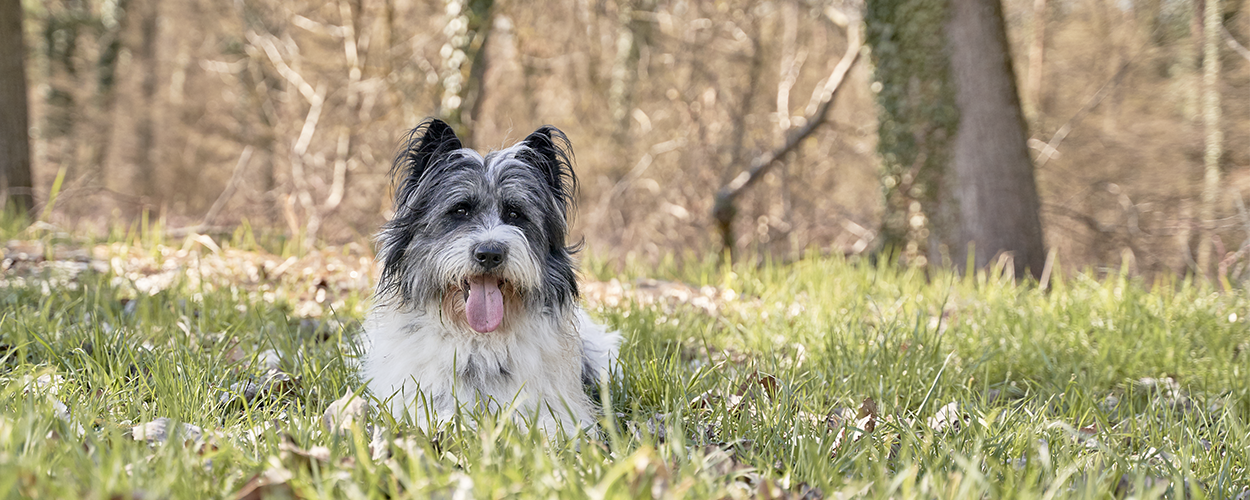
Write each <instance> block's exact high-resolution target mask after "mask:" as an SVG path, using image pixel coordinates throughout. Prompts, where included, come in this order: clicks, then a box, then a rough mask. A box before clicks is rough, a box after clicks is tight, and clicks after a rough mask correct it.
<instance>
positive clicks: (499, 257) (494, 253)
mask: <svg viewBox="0 0 1250 500" xmlns="http://www.w3.org/2000/svg"><path fill="white" fill-rule="evenodd" d="M507 256H508V247H505V246H503V245H501V244H499V243H496V242H494V241H488V242H486V243H482V244H481V245H478V246H477V248H474V249H473V260H476V261H477V263H478V264H481V265H482V267H483V268H484V269H486V270H487V271H489V270H491V269H494V268H496V267H499V265H500V264H503V260H504V258H506V257H507Z"/></svg>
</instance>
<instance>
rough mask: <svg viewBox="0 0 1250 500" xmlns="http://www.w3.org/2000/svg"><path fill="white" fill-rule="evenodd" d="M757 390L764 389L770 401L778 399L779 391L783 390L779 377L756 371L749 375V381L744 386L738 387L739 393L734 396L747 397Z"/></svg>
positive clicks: (743, 383) (744, 382)
mask: <svg viewBox="0 0 1250 500" xmlns="http://www.w3.org/2000/svg"><path fill="white" fill-rule="evenodd" d="M757 388H760V389H763V390H764V394H767V395H768V397H769V399H776V397H777V391H778V390H779V389H780V388H781V382H778V381H777V377H774V376H772V375H769V374H767V373H762V372H760V371H759V370H755V371H752V372H751V374H750V375H747V379H746V380H745V381H743V382H742V384H739V385H738V391H737V392H735V393H734V395H736V396H742V397H746V396H747V395H749V394H752V393H753V392H754V391H755V389H757Z"/></svg>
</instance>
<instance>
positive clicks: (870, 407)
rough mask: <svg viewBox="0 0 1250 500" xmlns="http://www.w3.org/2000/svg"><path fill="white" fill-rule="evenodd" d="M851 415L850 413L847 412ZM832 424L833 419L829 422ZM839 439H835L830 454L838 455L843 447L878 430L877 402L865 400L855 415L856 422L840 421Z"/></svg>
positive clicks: (870, 399)
mask: <svg viewBox="0 0 1250 500" xmlns="http://www.w3.org/2000/svg"><path fill="white" fill-rule="evenodd" d="M846 413H849V412H846ZM828 421H829V422H830V423H831V424H832V423H833V422H834V420H833V419H832V418H830V419H829V420H828ZM838 422H839V424H838V426H839V427H840V429H839V430H838V437H836V438H834V440H833V445H832V446H831V451H830V453H831V454H832V455H837V453H838V451H839V450H841V449H842V445H844V444H846V443H847V442H848V441H849V442H852V443H853V442H856V441H859V440H860V439H863V437H864V436H866V435H867V434H868V433H870V432H872V431H873V430H875V429H876V428H877V402H876V401H873V399H872V398H864V402H863V403H862V404H860V405H859V411H858V412H857V413H856V414H855V421H854V422H852V423H849V425H848V423H847V421H846V420H845V419H839V420H838Z"/></svg>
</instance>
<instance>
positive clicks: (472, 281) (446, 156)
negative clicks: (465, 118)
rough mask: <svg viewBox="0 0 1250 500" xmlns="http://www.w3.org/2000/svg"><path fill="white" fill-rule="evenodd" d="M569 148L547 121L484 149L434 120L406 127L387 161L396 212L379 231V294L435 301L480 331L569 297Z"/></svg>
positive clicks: (414, 302) (426, 303)
mask: <svg viewBox="0 0 1250 500" xmlns="http://www.w3.org/2000/svg"><path fill="white" fill-rule="evenodd" d="M571 155H572V153H571V150H570V147H569V143H568V139H567V138H566V137H565V136H564V134H563V133H562V132H560V131H559V130H558V129H556V128H555V127H550V126H547V127H543V128H540V129H538V130H536V131H535V132H534V133H532V134H530V135H529V137H526V138H525V140H523V141H521V142H520V143H517V144H516V145H515V146H512V147H510V148H507V149H504V150H501V151H495V152H492V153H489V154H487V155H486V156H482V155H481V154H479V153H478V152H476V151H473V150H471V149H466V148H464V147H463V145H462V144H461V143H460V139H459V138H458V137H456V133H455V132H454V131H452V129H451V127H450V126H448V125H447V124H446V123H443V122H442V121H440V120H433V119H432V120H427V121H426V122H424V123H422V124H421V125H420V126H418V127H417V128H415V129H413V130H412V132H411V133H410V134H409V136H408V139H407V140H406V142H405V144H404V146H403V148H402V150H401V151H400V153H399V155H398V157H397V158H396V159H395V165H394V167H393V169H392V175H394V177H395V180H396V181H397V183H398V184H397V186H396V190H395V216H394V218H392V219H391V220H390V221H389V222H387V223H386V224H385V225H384V226H383V227H382V230H381V232H380V233H379V234H378V259H379V260H380V261H381V264H382V275H381V279H380V281H379V283H378V295H379V297H380V298H381V299H382V300H387V301H392V302H398V305H400V306H404V307H411V308H426V309H428V310H434V308H441V311H442V313H443V314H444V319H445V320H447V319H450V320H451V321H452V322H455V323H456V324H459V325H462V326H465V327H468V328H471V329H473V330H475V331H477V332H481V333H487V332H491V331H495V330H496V329H498V328H500V327H501V326H504V327H505V328H506V327H507V325H508V323H509V320H510V319H513V318H514V317H515V316H517V315H518V314H521V313H524V312H526V311H529V312H539V313H559V312H562V310H563V309H565V308H567V307H569V306H571V305H572V304H573V302H574V300H575V299H576V298H577V281H576V276H575V271H574V266H573V259H572V254H573V253H574V252H575V251H576V249H575V248H573V247H570V246H568V245H567V244H566V243H565V236H566V233H567V232H568V219H569V211H570V210H571V209H572V205H573V192H574V190H575V189H576V184H577V179H576V177H575V176H574V174H573V168H572V164H571V161H570V156H571Z"/></svg>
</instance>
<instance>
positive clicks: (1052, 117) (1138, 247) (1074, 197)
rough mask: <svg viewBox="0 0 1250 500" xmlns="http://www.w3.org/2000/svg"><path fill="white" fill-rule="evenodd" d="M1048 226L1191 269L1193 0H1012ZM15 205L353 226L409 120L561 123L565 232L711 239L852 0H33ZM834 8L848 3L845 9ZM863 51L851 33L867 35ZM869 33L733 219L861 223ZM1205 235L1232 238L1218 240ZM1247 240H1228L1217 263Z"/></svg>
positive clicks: (1219, 210)
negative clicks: (24, 198)
mask: <svg viewBox="0 0 1250 500" xmlns="http://www.w3.org/2000/svg"><path fill="white" fill-rule="evenodd" d="M1002 5H1003V18H1004V19H1005V22H1006V29H1007V34H1008V39H1009V42H1010V51H1011V54H1012V58H1013V62H1014V69H1015V75H1016V77H1017V86H1018V88H1019V92H1020V100H1021V105H1022V107H1023V110H1024V116H1025V118H1026V121H1027V126H1028V135H1029V137H1030V139H1029V150H1030V154H1031V155H1032V157H1033V161H1034V166H1035V169H1036V170H1035V172H1036V179H1037V185H1038V191H1039V193H1040V198H1041V208H1040V212H1041V220H1042V224H1043V228H1044V235H1045V242H1046V246H1047V247H1049V248H1052V249H1054V250H1056V251H1057V255H1058V256H1059V258H1060V260H1061V261H1062V262H1063V264H1064V266H1065V267H1067V268H1069V269H1072V268H1076V267H1084V266H1104V265H1106V266H1112V267H1116V268H1118V267H1119V266H1120V263H1121V261H1122V259H1124V258H1125V257H1126V256H1127V255H1129V254H1130V253H1131V259H1129V261H1130V262H1131V265H1132V266H1134V268H1135V270H1136V271H1138V272H1141V273H1145V274H1154V273H1157V272H1160V271H1174V272H1185V271H1186V270H1187V269H1193V266H1194V262H1195V258H1194V255H1195V251H1196V249H1197V248H1198V247H1199V246H1200V244H1201V241H1200V240H1203V238H1202V237H1200V233H1201V231H1199V229H1200V228H1201V227H1202V224H1203V218H1202V217H1201V204H1202V203H1201V201H1202V190H1203V180H1204V175H1205V174H1204V144H1205V143H1204V141H1205V139H1206V137H1207V135H1208V134H1207V132H1208V131H1207V129H1206V128H1204V126H1203V121H1202V113H1201V100H1200V99H1201V95H1202V91H1203V87H1202V75H1203V62H1204V53H1203V46H1202V41H1203V37H1204V33H1205V29H1206V28H1205V27H1204V25H1203V22H1202V15H1203V12H1202V9H1203V2H1202V1H1201V0H1198V1H1197V2H1196V3H1195V2H1193V1H1190V0H1004V2H1003V4H1002ZM1220 5H1221V9H1220V11H1221V12H1219V14H1220V18H1219V19H1220V22H1222V24H1223V27H1222V29H1221V33H1220V38H1219V40H1220V41H1221V43H1220V44H1219V46H1218V55H1219V62H1220V72H1219V74H1218V78H1217V85H1216V87H1215V88H1216V90H1217V91H1218V94H1219V96H1220V101H1219V102H1220V110H1221V111H1222V113H1221V118H1220V120H1219V123H1220V126H1219V128H1220V129H1221V131H1222V132H1223V134H1224V140H1223V142H1222V148H1221V150H1220V151H1219V155H1218V157H1217V158H1218V169H1219V174H1220V177H1219V179H1220V183H1219V188H1220V189H1219V192H1218V196H1217V197H1216V199H1215V201H1214V202H1213V206H1214V214H1213V215H1212V216H1211V218H1210V219H1209V221H1210V222H1209V224H1210V228H1211V230H1213V231H1214V235H1215V237H1214V238H1208V239H1207V240H1208V241H1210V242H1212V243H1213V245H1214V250H1215V251H1216V256H1217V258H1216V260H1217V261H1219V260H1225V261H1226V262H1225V263H1226V265H1231V266H1233V267H1235V269H1234V271H1235V272H1236V273H1237V275H1238V276H1240V275H1241V274H1243V273H1245V267H1246V266H1245V264H1244V263H1245V261H1246V260H1247V258H1246V255H1244V253H1245V252H1240V253H1238V252H1237V251H1238V249H1240V248H1244V245H1243V242H1246V241H1247V238H1248V237H1250V214H1248V213H1247V210H1246V208H1245V202H1244V198H1245V195H1246V193H1247V191H1250V52H1247V51H1246V49H1245V48H1244V47H1243V45H1244V44H1246V43H1247V41H1248V40H1250V1H1247V0H1224V1H1223V2H1222V3H1221V4H1220ZM23 8H24V33H25V44H26V52H27V55H26V72H27V81H28V82H29V94H28V95H29V101H30V109H31V118H30V126H31V130H32V133H31V144H32V158H33V159H32V163H33V171H34V177H35V189H34V193H35V197H36V203H37V205H36V211H35V213H37V214H38V213H42V211H43V210H44V208H45V205H46V203H47V202H48V199H49V196H48V195H49V193H52V192H53V191H54V188H53V185H54V183H56V182H57V179H63V181H61V183H60V185H59V186H57V189H56V190H55V191H56V192H57V193H58V197H57V198H56V202H55V207H54V209H53V210H52V211H51V212H50V215H49V217H50V220H49V222H51V223H53V224H55V225H57V226H61V227H64V228H67V229H71V230H75V231H104V230H105V228H106V227H108V226H109V225H110V224H118V223H129V222H131V221H134V220H136V219H137V218H138V217H140V216H142V214H144V213H145V212H146V213H148V214H149V215H148V216H149V217H160V218H163V219H164V220H165V225H166V228H167V229H169V230H171V231H174V232H177V231H184V232H185V231H198V232H209V233H213V232H227V233H228V232H230V231H231V230H232V229H233V227H235V226H236V225H238V224H239V223H241V222H242V221H245V220H246V221H248V222H249V223H250V224H251V225H252V226H253V227H263V228H271V229H273V230H276V231H279V232H284V233H287V234H290V235H293V236H297V237H299V238H305V239H307V240H308V241H314V240H315V241H323V242H326V243H330V244H337V243H344V242H348V241H358V242H363V241H365V240H366V239H367V238H368V237H369V235H370V234H371V233H372V232H373V231H374V230H375V229H376V228H377V227H378V226H379V225H380V224H381V223H382V222H383V221H384V220H385V219H386V217H388V216H389V214H390V212H389V211H390V209H391V199H390V197H389V195H390V189H391V179H390V178H389V176H388V172H389V169H390V166H391V159H392V158H393V156H394V154H395V152H396V147H397V145H398V144H399V142H400V140H401V137H402V136H403V134H404V133H405V132H406V131H407V130H408V129H410V128H411V127H413V126H415V125H416V124H417V123H418V122H419V121H420V120H422V119H423V118H425V117H428V116H439V117H443V118H445V119H448V121H449V122H452V123H453V124H455V125H456V126H457V127H458V130H459V131H460V132H461V133H462V138H464V139H465V142H466V145H471V146H472V147H475V148H478V149H492V148H502V147H505V146H508V145H510V144H512V143H513V142H515V141H517V140H519V139H521V138H523V137H525V135H527V134H528V133H529V132H530V131H532V130H534V129H535V128H537V127H538V126H539V125H542V124H552V125H556V126H557V127H559V128H561V129H562V130H564V131H565V132H566V133H567V134H568V136H569V138H570V139H571V141H572V144H573V148H574V151H575V153H576V166H577V172H578V174H579V176H580V179H581V191H580V198H579V200H580V201H579V203H580V204H579V214H578V216H577V218H576V221H575V229H574V232H575V234H574V239H576V238H577V237H578V236H584V237H585V239H586V243H587V245H588V247H589V249H590V251H591V252H592V253H593V254H595V255H597V256H600V257H603V258H607V259H617V260H618V262H619V261H620V259H624V258H627V257H632V258H637V259H640V260H642V261H643V262H650V261H656V260H659V259H662V258H664V256H665V255H669V254H673V253H676V254H677V255H678V256H682V255H688V256H689V255H693V256H700V257H701V256H704V255H708V254H709V253H711V252H716V251H718V250H719V249H720V245H721V239H720V238H721V237H720V236H719V235H718V233H717V229H716V222H715V220H714V218H713V205H714V198H715V195H716V193H717V190H718V189H720V187H721V186H724V185H726V184H727V183H729V182H730V181H731V180H732V179H734V178H735V177H736V176H737V175H739V173H740V172H741V171H743V170H744V169H745V168H746V167H747V166H748V165H749V164H750V161H751V160H752V159H754V158H756V157H759V156H760V155H763V154H766V153H767V152H769V151H773V150H775V149H776V148H778V147H779V145H780V144H782V143H784V142H785V139H786V134H787V133H788V132H791V131H793V130H795V129H797V128H798V127H802V126H803V125H805V121H806V119H807V117H810V116H811V115H813V113H815V112H816V108H817V106H818V105H819V101H820V94H821V89H822V88H824V87H825V85H826V83H827V81H828V80H829V79H830V76H831V74H833V72H834V70H835V66H836V65H838V63H839V62H840V61H842V60H843V55H844V53H845V52H846V51H847V48H848V44H849V43H851V41H850V40H848V33H849V31H848V29H847V26H848V25H853V24H855V23H859V22H860V19H862V17H863V12H864V6H863V5H862V4H857V3H854V2H846V1H845V0H832V3H830V1H829V0H776V1H766V2H754V1H747V2H741V1H729V0H725V1H710V0H708V1H699V0H552V1H543V2H525V1H517V0H497V1H491V0H467V1H463V0H446V1H444V0H340V1H337V2H335V1H304V0H26V1H24V2H23ZM848 23H849V24H848ZM866 50H867V49H866ZM873 78H874V71H873V59H872V58H869V57H860V58H859V59H858V60H857V61H856V63H855V64H854V65H853V66H852V67H851V68H850V72H849V73H848V74H847V76H846V80H845V82H844V83H843V84H842V86H841V87H840V88H839V90H838V94H837V96H836V99H835V100H834V102H833V105H832V107H831V110H830V111H829V114H828V117H827V123H826V124H825V125H823V126H821V127H819V128H817V129H815V131H814V132H813V135H811V136H810V138H809V139H808V140H806V141H803V142H802V143H800V144H799V145H798V147H796V148H794V149H793V150H791V151H789V152H787V153H786V154H784V155H782V156H781V157H780V158H779V159H778V162H777V163H776V165H775V168H772V169H771V170H769V171H768V173H767V174H766V175H763V176H762V177H761V178H760V180H759V182H757V183H755V184H753V186H752V187H751V189H750V190H749V191H746V192H744V193H743V195H742V197H741V198H739V199H738V200H737V217H736V218H735V219H734V222H733V226H734V227H733V229H734V230H733V232H732V243H733V245H734V247H735V248H737V249H738V250H739V251H742V252H745V253H747V254H748V255H755V256H763V255H770V256H773V257H774V258H778V259H789V258H794V257H796V256H798V255H800V254H801V253H802V252H804V251H806V250H809V249H816V250H819V251H821V252H826V253H847V254H855V253H862V252H868V251H872V250H874V249H875V248H877V247H878V245H879V241H880V236H879V235H880V233H881V230H882V225H883V219H884V218H885V214H886V209H885V206H886V203H885V199H886V197H885V196H883V189H882V185H883V182H897V180H894V181H890V180H888V179H885V178H884V177H883V173H882V172H883V168H882V160H881V155H880V154H879V152H878V116H879V108H878V104H877V101H876V100H875V96H876V94H877V93H878V92H880V91H881V84H880V83H874V80H873ZM1225 257H1227V259H1226V258H1225ZM1238 266H1239V267H1238Z"/></svg>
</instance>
